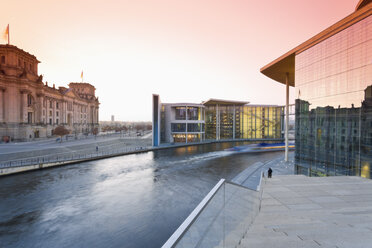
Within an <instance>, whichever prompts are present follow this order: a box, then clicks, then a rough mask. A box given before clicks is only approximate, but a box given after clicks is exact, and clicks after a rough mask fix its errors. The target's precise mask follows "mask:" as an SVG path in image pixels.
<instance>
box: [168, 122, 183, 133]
mask: <svg viewBox="0 0 372 248" xmlns="http://www.w3.org/2000/svg"><path fill="white" fill-rule="evenodd" d="M171 130H172V132H186V123H171Z"/></svg>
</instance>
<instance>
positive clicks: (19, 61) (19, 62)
mask: <svg viewBox="0 0 372 248" xmlns="http://www.w3.org/2000/svg"><path fill="white" fill-rule="evenodd" d="M21 64H22V63H21V60H20V59H18V66H19V67H21Z"/></svg>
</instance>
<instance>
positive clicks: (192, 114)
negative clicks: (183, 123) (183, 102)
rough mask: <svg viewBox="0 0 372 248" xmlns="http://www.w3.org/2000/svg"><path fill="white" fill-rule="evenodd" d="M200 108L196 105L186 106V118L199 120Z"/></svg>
mask: <svg viewBox="0 0 372 248" xmlns="http://www.w3.org/2000/svg"><path fill="white" fill-rule="evenodd" d="M199 113H200V108H198V107H187V119H188V120H198V119H199V120H201V119H200V118H199V117H200V114H199Z"/></svg>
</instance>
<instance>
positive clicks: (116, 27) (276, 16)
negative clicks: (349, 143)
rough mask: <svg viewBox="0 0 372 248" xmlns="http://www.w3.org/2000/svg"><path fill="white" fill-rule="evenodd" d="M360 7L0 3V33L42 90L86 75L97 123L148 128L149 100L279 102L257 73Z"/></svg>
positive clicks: (137, 0) (273, 2)
mask: <svg viewBox="0 0 372 248" xmlns="http://www.w3.org/2000/svg"><path fill="white" fill-rule="evenodd" d="M357 2H358V1H357V0H354V1H353V0H282V1H279V0H262V1H252V0H246V1H238V0H234V1H233V0H224V1H220V0H214V1H212V0H183V1H178V0H132V1H118V0H105V1H98V0H90V1H83V0H64V1H51V0H33V1H21V0H5V2H2V3H1V15H0V28H1V27H3V29H5V27H6V25H7V24H8V23H9V24H10V35H11V37H10V39H11V41H10V42H11V44H13V45H16V46H18V47H19V48H21V49H23V50H25V51H27V52H30V53H31V54H34V55H35V56H36V57H37V58H38V59H39V60H40V61H41V62H42V63H41V64H40V65H39V73H40V74H43V75H44V80H46V81H48V83H49V85H51V84H53V83H55V84H56V86H66V85H67V84H68V83H69V82H78V81H80V80H81V79H80V73H81V71H82V70H84V81H86V82H89V83H91V84H93V85H94V86H95V87H96V88H97V91H96V93H97V95H98V96H99V99H100V102H101V106H100V119H101V120H109V119H110V116H111V115H115V119H116V120H126V121H129V120H151V94H153V93H156V94H160V97H161V100H162V101H163V102H196V103H197V102H201V101H202V100H207V99H208V98H222V99H230V100H246V101H249V102H251V103H257V104H259V103H262V104H284V103H285V95H284V94H285V87H284V86H283V85H280V84H279V83H276V82H275V81H273V80H271V79H269V78H267V77H265V76H264V75H262V74H261V73H260V72H259V69H260V68H261V67H262V66H264V65H266V64H267V63H269V62H271V61H272V60H274V59H275V58H277V57H279V56H280V55H282V54H283V53H285V52H287V51H288V50H290V49H292V48H294V47H295V46H296V45H298V44H300V43H301V42H303V41H305V40H307V39H308V38H311V37H312V36H313V35H315V34H317V33H318V32H320V31H322V30H323V29H325V28H327V27H329V26H330V25H332V24H334V23H335V22H337V21H338V20H340V19H342V18H344V17H345V16H347V15H349V14H351V13H352V12H353V11H354V8H355V6H356V4H357ZM2 43H5V41H2ZM293 92H294V91H293V90H292V91H291V93H292V96H293ZM291 101H292V102H293V98H292V99H291Z"/></svg>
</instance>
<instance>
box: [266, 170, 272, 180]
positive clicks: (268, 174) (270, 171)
mask: <svg viewBox="0 0 372 248" xmlns="http://www.w3.org/2000/svg"><path fill="white" fill-rule="evenodd" d="M272 174H273V170H272V169H271V168H269V170H268V171H267V177H268V178H271V176H272Z"/></svg>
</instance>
